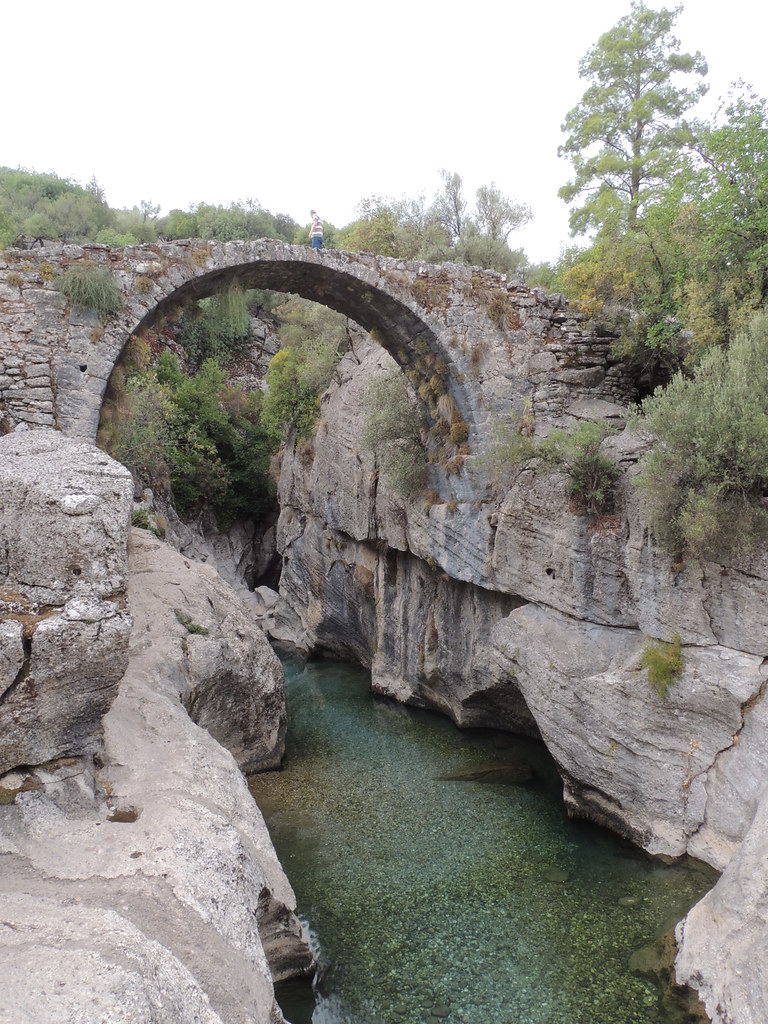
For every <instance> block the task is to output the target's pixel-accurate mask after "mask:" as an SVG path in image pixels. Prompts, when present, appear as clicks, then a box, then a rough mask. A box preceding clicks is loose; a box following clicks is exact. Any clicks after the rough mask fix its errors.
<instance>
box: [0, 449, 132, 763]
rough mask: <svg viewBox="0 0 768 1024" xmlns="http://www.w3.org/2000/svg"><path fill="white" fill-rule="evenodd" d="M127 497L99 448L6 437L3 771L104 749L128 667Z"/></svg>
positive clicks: (123, 479) (1, 520)
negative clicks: (106, 719)
mask: <svg viewBox="0 0 768 1024" xmlns="http://www.w3.org/2000/svg"><path fill="white" fill-rule="evenodd" d="M131 491H132V484H131V477H130V474H129V473H128V471H127V470H126V469H125V468H124V467H123V466H121V465H120V464H119V463H117V462H115V461H114V460H113V459H110V458H109V457H108V456H107V455H105V454H104V453H103V452H101V451H99V450H98V449H97V448H94V447H93V446H91V445H88V444H83V443H79V442H76V441H72V440H69V439H68V438H65V437H63V436H62V435H61V434H59V433H56V432H55V431H48V430H41V431H35V432H32V431H28V432H22V433H15V434H11V435H7V436H5V437H0V774H2V773H3V772H6V771H9V770H11V769H12V768H14V767H15V766H17V765H35V764H42V763H44V762H45V761H49V760H51V759H53V758H57V757H62V756H73V755H78V754H81V753H85V752H90V753H92V752H93V751H95V750H96V749H97V747H98V745H99V742H100V738H101V721H102V718H103V716H104V715H105V714H106V712H107V711H108V710H109V707H110V705H111V704H112V701H113V700H114V699H115V697H116V695H117V686H118V682H119V680H120V677H121V676H122V674H123V672H124V670H125V667H126V664H127V649H128V637H129V634H130V628H131V623H130V617H129V615H128V613H127V611H126V610H125V592H126V578H127V560H126V550H127V537H128V531H129V529H130V509H131Z"/></svg>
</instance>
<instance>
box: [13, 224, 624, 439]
mask: <svg viewBox="0 0 768 1024" xmlns="http://www.w3.org/2000/svg"><path fill="white" fill-rule="evenodd" d="M86 260H88V261H90V262H91V263H93V264H96V265H97V266H101V267H106V268H108V269H109V270H110V272H111V273H112V275H113V277H114V279H115V281H116V282H117V284H118V286H119V288H120V290H121V292H122V295H123V298H124V308H123V310H122V311H121V312H120V313H119V314H117V315H115V316H113V317H110V318H109V319H108V320H106V321H105V322H102V321H101V320H99V319H97V318H96V317H95V316H93V315H90V314H87V313H83V312H82V311H78V310H77V309H75V308H73V307H71V306H70V304H69V303H68V302H67V300H66V299H65V297H64V295H62V294H61V293H60V292H59V291H58V290H57V289H56V280H57V277H58V276H59V275H60V274H61V272H62V271H64V270H66V269H67V268H68V267H69V266H71V265H72V264H75V263H78V262H83V261H86ZM233 281H235V282H238V283H240V284H241V285H242V286H243V287H258V288H265V289H273V290H277V291H283V292H293V293H296V294H299V295H302V296H304V297H305V298H307V299H311V300H314V301H316V302H320V303H322V304H323V305H326V306H329V307H330V308H331V309H334V310H337V311H338V312H340V313H343V314H345V315H347V316H349V317H350V318H352V319H353V320H355V321H356V322H357V323H359V324H360V325H361V326H362V327H363V328H365V329H367V330H369V331H371V332H372V333H373V335H374V337H375V339H376V340H377V341H378V342H379V343H380V344H381V345H382V346H383V347H384V348H386V349H387V350H388V351H389V352H390V353H391V354H392V356H393V357H394V358H395V360H396V361H397V362H398V363H399V364H400V365H401V366H403V367H405V368H410V370H411V371H412V372H410V373H409V376H410V378H411V380H412V382H415V383H416V384H417V386H418V385H419V384H420V383H422V379H421V378H419V373H422V374H423V384H424V389H425V392H426V393H428V385H429V383H430V381H431V377H429V374H432V375H434V367H435V364H436V363H437V364H438V367H439V373H440V374H441V375H443V376H442V377H441V380H442V383H443V384H444V385H445V389H446V390H447V391H448V392H449V393H450V394H451V395H452V397H453V398H454V400H455V402H456V404H457V406H458V408H459V411H460V412H461V414H462V416H463V418H464V421H465V422H466V424H467V427H468V428H469V443H470V445H471V447H472V450H473V451H477V450H478V449H479V447H480V442H481V441H482V438H483V436H484V434H485V431H484V427H485V425H486V424H487V422H488V419H489V417H490V416H492V415H494V413H496V412H500V413H504V412H508V411H509V410H510V409H513V408H517V409H518V410H522V408H523V406H524V405H526V406H528V407H529V408H531V409H532V411H533V414H534V416H538V415H539V413H541V416H542V422H545V421H549V422H550V423H551V422H555V423H567V422H570V421H572V420H573V418H574V417H576V418H578V417H581V416H583V415H584V408H585V405H590V404H592V405H594V403H595V401H598V402H602V403H603V404H604V405H605V404H606V403H614V402H616V401H621V400H622V398H625V397H626V396H627V395H628V394H630V392H631V387H628V383H629V382H628V381H627V379H626V375H624V374H623V372H622V368H621V367H620V366H618V365H617V363H616V360H613V359H611V357H610V352H609V350H610V344H611V341H610V338H609V337H606V336H605V335H602V336H599V337H598V336H597V335H595V334H584V333H583V332H582V329H581V325H580V323H579V320H580V316H579V314H578V313H575V312H574V311H572V310H570V309H568V307H567V305H566V304H565V302H564V300H563V299H562V298H561V297H559V296H547V295H546V294H545V293H540V292H536V291H533V292H532V291H530V290H528V289H527V288H525V287H524V286H522V285H519V284H514V283H512V284H510V283H508V282H507V281H506V280H505V279H504V278H503V277H502V276H501V275H499V274H496V273H494V272H493V271H482V270H479V269H478V268H476V267H467V266H458V265H450V264H449V265H444V266H432V265H429V264H425V263H422V262H417V261H406V260H396V259H389V258H386V257H381V256H375V255H373V254H370V253H350V252H342V251H335V250H321V251H319V252H318V251H314V250H311V249H309V248H307V247H305V246H293V245H287V244H285V243H282V242H278V241H273V240H270V239H261V240H259V241H256V242H215V241H214V242H210V241H200V240H182V241H173V242H159V243H155V244H152V245H141V246H128V247H126V248H124V249H110V248H108V247H107V246H102V245H95V244H94V245H85V246H74V245H57V246H52V247H48V248H42V249H41V248H36V249H32V250H5V251H4V252H2V253H0V321H2V324H3V328H4V332H5V333H4V337H3V339H2V342H0V429H4V430H8V429H11V430H13V429H17V428H18V427H20V426H27V427H33V428H34V427H36V426H53V427H57V428H58V429H60V430H62V431H63V432H64V433H65V434H68V435H69V436H71V437H75V438H79V439H82V440H86V441H90V442H92V441H94V440H95V437H96V431H97V429H98V423H99V416H100V412H101V405H102V401H103V398H104V393H105V391H106V387H107V382H108V380H109V377H110V375H111V373H112V370H113V368H114V365H115V363H116V362H117V360H118V358H119V357H120V354H121V353H122V351H123V349H124V347H125V345H126V344H127V342H128V339H129V338H130V337H131V335H132V334H134V333H135V332H136V331H137V330H140V329H141V328H142V327H145V326H150V325H151V324H152V323H153V322H154V321H155V320H156V319H157V318H158V317H159V316H161V315H162V314H163V313H164V312H165V311H166V310H167V309H168V308H169V307H171V306H174V305H178V304H181V303H184V302H186V301H189V300H192V299H197V298H203V297H205V296H207V295H210V294H213V293H214V292H215V291H217V290H219V289H221V288H222V287H224V286H226V285H227V284H228V283H229V282H233ZM418 357H421V359H422V362H423V363H424V364H425V366H423V367H422V368H421V369H419V368H418V363H419V360H418ZM427 371H428V373H427ZM630 397H631V394H630Z"/></svg>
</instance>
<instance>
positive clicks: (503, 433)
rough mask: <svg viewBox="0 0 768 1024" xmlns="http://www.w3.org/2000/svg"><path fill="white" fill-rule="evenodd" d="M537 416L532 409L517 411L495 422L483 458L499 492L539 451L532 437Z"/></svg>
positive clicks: (491, 426)
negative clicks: (534, 415) (516, 471)
mask: <svg viewBox="0 0 768 1024" xmlns="http://www.w3.org/2000/svg"><path fill="white" fill-rule="evenodd" d="M532 431H533V419H532V417H531V415H530V409H529V408H528V407H526V409H525V410H524V411H523V412H522V413H517V412H513V413H512V414H511V415H510V416H509V417H507V418H505V419H502V418H496V419H494V420H492V421H491V424H490V429H489V432H488V445H487V447H486V450H485V451H484V453H483V454H482V456H481V458H480V461H481V464H482V466H483V468H484V469H485V470H486V472H487V473H488V475H489V476H490V478H491V481H492V483H493V485H494V489H495V490H496V491H497V492H500V491H502V490H503V489H504V488H505V487H508V486H509V484H510V482H511V479H512V477H513V475H514V472H515V470H516V469H517V467H518V466H520V465H522V463H524V462H527V461H528V460H529V459H532V458H533V457H534V455H535V454H536V444H535V442H534V440H533V438H532V437H531V436H530V435H531V433H532Z"/></svg>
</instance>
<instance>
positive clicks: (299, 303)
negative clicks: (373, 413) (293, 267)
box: [262, 296, 349, 443]
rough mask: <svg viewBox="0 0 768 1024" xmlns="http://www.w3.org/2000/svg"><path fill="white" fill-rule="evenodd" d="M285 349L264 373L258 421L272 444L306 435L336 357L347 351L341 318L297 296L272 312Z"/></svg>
mask: <svg viewBox="0 0 768 1024" xmlns="http://www.w3.org/2000/svg"><path fill="white" fill-rule="evenodd" d="M275 313H276V315H277V316H278V317H279V319H280V321H281V324H280V328H279V335H280V339H281V341H282V342H283V345H284V346H285V347H284V348H282V349H281V350H280V351H279V352H278V353H277V354H276V355H275V356H274V357H273V358H272V361H271V363H270V365H269V370H268V371H267V388H268V389H267V393H266V395H265V397H264V404H263V409H262V420H263V422H264V425H265V427H266V429H267V430H268V432H269V434H270V436H271V437H272V439H273V441H274V442H275V443H278V442H279V441H280V440H284V439H285V438H286V437H287V436H288V434H289V433H290V432H291V431H295V433H296V437H297V438H299V439H301V438H304V439H306V438H308V437H310V436H311V434H312V430H313V428H314V425H315V421H316V419H317V416H318V413H319V411H320V396H321V395H322V393H323V392H324V391H325V389H326V388H327V387H328V385H329V383H330V381H331V377H332V375H333V371H334V369H335V367H336V364H337V363H338V361H339V358H340V355H341V353H342V352H343V351H344V350H345V349H346V348H347V346H348V343H349V338H348V335H347V321H346V318H345V317H343V316H341V315H340V314H338V313H334V312H333V311H332V310H330V309H326V308H325V307H323V306H319V305H317V303H314V302H308V301H306V300H305V299H300V298H298V297H297V296H292V297H290V298H287V299H285V300H284V301H283V303H282V304H281V305H280V306H279V307H277V308H276V309H275Z"/></svg>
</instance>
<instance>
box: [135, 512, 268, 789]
mask: <svg viewBox="0 0 768 1024" xmlns="http://www.w3.org/2000/svg"><path fill="white" fill-rule="evenodd" d="M131 571H132V574H133V575H134V576H135V577H136V578H138V579H140V580H141V581H142V583H143V588H142V593H141V596H140V598H138V599H137V600H135V601H132V603H131V607H132V609H134V612H133V614H134V618H135V620H136V622H135V627H134V629H135V632H137V633H138V635H139V636H140V637H141V636H143V635H146V634H147V633H151V634H152V635H153V637H154V640H153V646H154V647H155V649H156V656H157V658H158V659H161V658H162V659H165V660H167V661H168V663H169V664H171V665H173V675H174V677H175V678H176V680H177V686H178V696H179V698H180V699H181V701H182V703H183V704H184V707H185V708H186V709H187V712H188V713H189V716H190V717H191V718H192V720H193V721H194V722H197V724H198V725H201V726H203V728H205V729H207V730H208V732H210V733H211V735H212V736H214V737H215V738H216V739H217V740H218V741H219V742H220V743H221V744H222V746H224V747H226V748H227V750H229V751H230V752H231V753H232V754H233V755H234V757H235V760H236V761H237V763H238V765H239V767H240V768H241V769H242V771H244V772H252V771H263V770H264V769H266V768H275V767H277V766H278V765H279V764H280V760H281V758H282V755H283V751H284V740H285V728H286V721H285V692H284V689H283V670H282V668H281V666H280V663H279V661H278V660H277V658H276V657H275V655H274V654H273V652H272V649H271V647H270V646H269V642H268V641H267V638H266V637H265V636H264V634H263V632H262V631H261V630H260V629H259V627H258V626H257V625H255V624H254V623H253V621H252V619H251V616H250V611H249V608H248V606H247V605H244V604H243V602H242V601H241V599H240V598H239V596H238V595H237V593H236V592H235V591H234V590H233V589H232V587H230V586H229V584H227V583H225V582H224V580H222V579H221V577H220V576H219V575H218V574H217V573H216V572H215V570H213V569H211V568H210V567H208V566H207V565H201V564H199V563H197V562H192V561H190V560H189V559H186V558H184V557H183V556H182V555H180V554H179V553H178V552H176V551H174V550H173V549H172V548H170V547H168V545H167V544H164V543H162V541H159V540H157V539H156V538H155V537H154V536H153V535H152V534H151V533H149V532H148V531H145V530H134V531H133V534H132V537H131Z"/></svg>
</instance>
